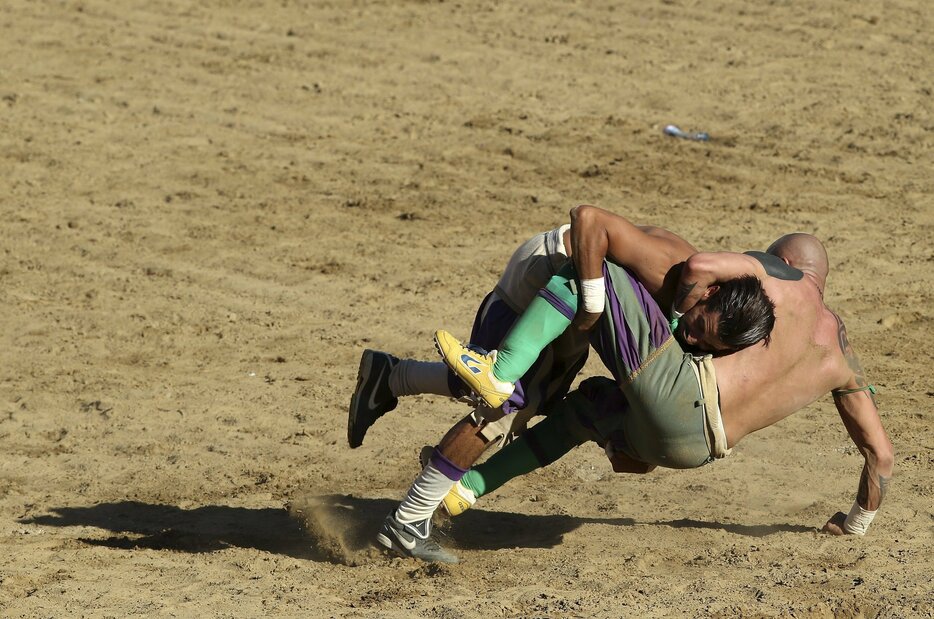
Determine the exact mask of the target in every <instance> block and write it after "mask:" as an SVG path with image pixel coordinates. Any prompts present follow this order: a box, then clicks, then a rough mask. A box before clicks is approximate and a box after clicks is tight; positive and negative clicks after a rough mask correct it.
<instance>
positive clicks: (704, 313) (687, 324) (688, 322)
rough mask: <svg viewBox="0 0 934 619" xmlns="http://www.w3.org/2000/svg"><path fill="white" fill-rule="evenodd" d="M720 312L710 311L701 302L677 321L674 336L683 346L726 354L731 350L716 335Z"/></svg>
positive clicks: (704, 303)
mask: <svg viewBox="0 0 934 619" xmlns="http://www.w3.org/2000/svg"><path fill="white" fill-rule="evenodd" d="M719 324H720V312H715V311H711V310H709V309H708V308H707V303H706V302H705V301H701V302H700V303H698V304H697V305H695V306H694V307H692V308H691V309H690V310H688V311H687V312H686V313H685V314H684V316H682V317H681V319H680V320H679V321H678V329H677V332H676V335H677V336H678V339H679V340H681V342H683V343H684V344H687V345H688V346H690V347H692V348H696V349H698V350H701V351H704V352H710V353H718V352H728V351H731V350H732V349H731V348H730V347H729V346H727V345H726V344H724V343H723V342H722V341H721V340H720V336H719V334H718V330H719Z"/></svg>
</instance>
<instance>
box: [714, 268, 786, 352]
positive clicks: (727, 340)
mask: <svg viewBox="0 0 934 619" xmlns="http://www.w3.org/2000/svg"><path fill="white" fill-rule="evenodd" d="M707 310H708V311H711V312H719V313H720V321H719V323H718V324H717V329H718V331H717V334H718V336H719V338H720V341H722V342H723V343H724V344H725V345H727V346H729V347H730V348H732V349H734V350H742V349H743V348H746V347H747V346H752V345H753V344H755V343H756V342H758V341H759V340H765V345H766V346H768V345H769V340H770V336H771V333H772V327H774V326H775V304H774V303H772V300H771V299H770V298H769V296H768V295H767V294H765V289H764V288H763V287H762V282H761V281H759V278H758V277H756V276H755V275H744V276H742V277H737V278H736V279H730V280H727V281H725V282H721V283H720V287H719V289H718V290H717V291H716V292H715V293H713V294H712V295H710V298H708V299H707Z"/></svg>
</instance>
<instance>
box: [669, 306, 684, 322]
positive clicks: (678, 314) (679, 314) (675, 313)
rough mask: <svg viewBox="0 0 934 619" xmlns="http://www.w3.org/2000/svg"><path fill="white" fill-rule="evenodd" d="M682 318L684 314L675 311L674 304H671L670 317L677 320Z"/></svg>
mask: <svg viewBox="0 0 934 619" xmlns="http://www.w3.org/2000/svg"><path fill="white" fill-rule="evenodd" d="M682 316H684V312H679V311H678V310H676V309H675V305H674V303H672V304H671V317H672V318H675V319H678V318H681V317H682Z"/></svg>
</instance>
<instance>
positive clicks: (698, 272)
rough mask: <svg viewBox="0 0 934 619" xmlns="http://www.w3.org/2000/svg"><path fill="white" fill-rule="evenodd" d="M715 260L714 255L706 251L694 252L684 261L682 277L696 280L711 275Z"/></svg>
mask: <svg viewBox="0 0 934 619" xmlns="http://www.w3.org/2000/svg"><path fill="white" fill-rule="evenodd" d="M714 262H715V260H714V258H713V256H711V255H710V254H705V253H699V254H694V255H693V256H690V257H688V259H687V260H685V261H684V268H683V269H682V271H681V279H682V280H685V281H692V282H696V281H697V280H698V279H700V278H701V277H704V276H705V275H709V274H710V273H712V272H713V271H714Z"/></svg>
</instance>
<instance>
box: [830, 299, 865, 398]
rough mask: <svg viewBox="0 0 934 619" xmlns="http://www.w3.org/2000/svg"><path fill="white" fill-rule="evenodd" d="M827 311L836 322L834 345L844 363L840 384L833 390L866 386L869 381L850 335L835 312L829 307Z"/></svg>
mask: <svg viewBox="0 0 934 619" xmlns="http://www.w3.org/2000/svg"><path fill="white" fill-rule="evenodd" d="M827 311H828V312H829V313H830V315H831V316H833V319H834V322H835V323H836V345H837V347H838V348H839V352H840V355H841V356H842V359H843V362H844V364H845V366H844V367H843V368H842V370H843V372H842V377H841V381H840V384H839V385H838V386H837V387H835V389H834V390H835V391H837V390H849V389H864V388H866V387H868V386H869V381H868V380H867V379H866V373H865V372H864V371H863V367H862V365H861V364H860V362H859V357H858V356H857V355H856V350H855V349H854V348H853V345H852V344H851V343H850V337H849V334H848V333H847V330H846V325H845V324H844V323H843V319H842V318H840V316H839V314H837V313H836V312H833V311H831V310H829V309H828V310H827Z"/></svg>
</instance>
